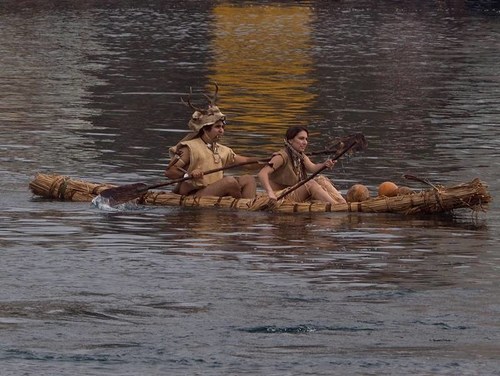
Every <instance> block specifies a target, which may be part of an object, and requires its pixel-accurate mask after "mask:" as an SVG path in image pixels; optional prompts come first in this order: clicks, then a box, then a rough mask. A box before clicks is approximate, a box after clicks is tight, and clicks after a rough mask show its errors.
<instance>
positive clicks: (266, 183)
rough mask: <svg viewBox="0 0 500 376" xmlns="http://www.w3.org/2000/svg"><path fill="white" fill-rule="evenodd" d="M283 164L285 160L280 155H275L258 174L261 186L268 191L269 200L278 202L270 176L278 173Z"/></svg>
mask: <svg viewBox="0 0 500 376" xmlns="http://www.w3.org/2000/svg"><path fill="white" fill-rule="evenodd" d="M282 164H283V158H282V157H281V156H280V155H275V156H274V157H272V158H271V160H270V161H269V163H268V164H266V165H265V166H264V167H262V168H261V170H260V171H259V173H258V175H257V176H258V178H259V180H260V184H261V185H262V187H263V188H264V189H265V190H266V193H267V195H268V196H269V198H271V199H274V200H276V199H277V197H276V194H275V193H274V190H273V188H272V187H271V182H270V180H269V175H271V174H272V173H273V171H276V170H277V169H278V168H280V167H281V165H282Z"/></svg>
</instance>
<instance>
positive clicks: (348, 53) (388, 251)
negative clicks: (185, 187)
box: [0, 0, 500, 375]
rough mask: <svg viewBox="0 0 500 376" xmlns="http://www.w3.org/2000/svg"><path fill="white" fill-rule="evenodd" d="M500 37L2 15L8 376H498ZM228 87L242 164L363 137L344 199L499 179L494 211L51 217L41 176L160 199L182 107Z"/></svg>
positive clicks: (384, 14)
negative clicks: (296, 141) (284, 145)
mask: <svg viewBox="0 0 500 376" xmlns="http://www.w3.org/2000/svg"><path fill="white" fill-rule="evenodd" d="M499 34H500V13H499V10H498V9H497V6H496V3H494V2H489V1H482V2H472V1H463V2H462V1H459V2H446V3H444V2H431V1H424V2H418V5H417V3H415V2H410V1H403V2H398V6H397V7H395V6H394V4H391V3H389V2H377V3H376V4H375V3H373V2H368V1H367V2H364V1H356V2H351V1H341V2H321V1H308V2H287V1H280V2H274V1H266V2H253V1H247V2H206V1H191V0H188V1H184V2H182V3H178V2H175V1H161V2H160V1H157V2H155V1H151V2H148V3H147V5H145V4H143V3H142V2H134V3H132V2H130V3H126V2H115V1H109V2H105V3H100V2H94V1H83V2H79V3H78V4H73V5H68V4H66V5H61V4H60V3H59V2H53V1H46V2H43V3H41V2H36V1H23V2H14V1H6V2H2V4H0V40H1V41H2V42H1V43H0V72H1V74H0V93H2V94H1V101H0V162H1V163H0V186H1V191H2V195H1V197H0V204H1V207H2V208H3V209H2V212H1V213H0V220H1V223H2V226H1V228H0V245H1V248H0V255H1V260H2V262H1V264H0V265H1V266H0V285H1V286H2V288H1V289H0V334H1V338H2V341H1V343H0V359H1V362H2V372H0V373H1V374H2V375H20V374H37V375H54V374H68V375H69V374H75V373H77V374H81V375H110V374H116V375H137V374H145V375H156V374H158V375H159V374H193V375H195V374H199V375H221V374H225V375H227V374H231V375H232V374H235V375H236V374H237V375H245V374H256V375H261V374H266V375H306V374H314V375H330V374H346V375H359V374H364V375H375V374H377V375H378V374H394V375H400V374H416V375H431V374H432V375H437V374H441V375H444V374H447V375H448V374H460V375H493V374H498V371H497V370H498V369H499V368H500V363H499V361H498V360H497V358H498V354H500V347H499V343H500V342H499V321H498V316H499V315H498V314H499V313H500V312H499V310H500V308H499V307H500V299H499V298H498V295H499V294H498V291H499V283H498V280H499V276H500V257H499V253H498V243H499V241H500V230H499V226H500V222H499V219H498V218H499V214H500V213H499V207H498V203H497V200H496V198H497V197H496V196H497V192H498V191H499V188H500V174H499V173H498V171H499V162H498V161H499V152H498V150H499V147H500V141H499V140H500V131H499V128H498V119H499V114H500V99H499V98H500V89H499V88H500V85H499V84H500V78H499V77H500V65H499V64H498V61H500V42H499V41H500V35H499ZM213 81H217V82H218V83H219V85H220V87H221V90H220V106H221V108H222V109H223V111H224V112H225V113H227V114H228V117H229V120H230V122H229V126H228V130H227V134H226V136H225V142H226V143H227V144H230V145H231V146H232V147H233V148H234V149H235V150H236V151H237V152H239V153H241V154H245V155H256V156H262V157H264V156H267V155H268V154H269V153H270V152H271V151H273V150H275V149H277V148H279V147H280V143H281V139H282V135H283V133H284V131H285V130H286V128H287V127H288V126H289V125H290V124H304V125H309V127H310V129H311V131H312V134H311V149H321V148H322V147H324V146H325V145H326V144H327V143H328V141H329V139H331V138H332V137H334V136H337V135H344V134H348V133H353V132H363V133H364V134H365V135H366V137H367V139H368V142H369V147H368V149H367V150H366V151H364V152H362V153H359V154H357V155H355V156H353V157H351V158H349V159H344V160H343V161H342V163H341V164H340V165H338V166H337V167H336V169H335V170H334V171H333V175H332V176H333V178H334V179H335V181H336V183H337V185H338V186H339V188H340V189H341V190H342V191H343V192H344V193H345V191H346V190H347V188H348V187H349V186H350V185H351V184H352V183H354V182H363V183H365V184H367V185H368V186H369V188H370V189H371V190H372V192H373V191H374V190H375V189H376V186H377V185H378V184H379V183H380V182H381V181H383V180H393V181H395V182H397V183H398V184H405V185H410V183H409V182H407V181H403V180H402V177H401V176H402V175H403V174H405V173H412V174H415V175H418V176H422V177H425V178H429V179H430V180H431V181H432V182H434V183H439V184H455V183H460V182H465V181H469V180H472V179H473V178H474V177H480V178H481V179H482V180H484V181H485V182H486V183H487V184H488V185H489V189H490V192H491V194H492V196H493V198H494V201H493V203H492V204H491V205H490V207H489V211H488V212H486V213H479V214H476V215H473V214H471V213H468V212H458V213H456V214H455V215H454V216H445V217H431V218H429V217H423V218H422V217H417V218H413V217H412V218H406V217H400V216H396V215H385V214H384V215H381V214H377V215H374V214H341V213H326V214H319V215H318V214H316V215H312V214H305V215H275V214H271V213H247V212H237V211H232V210H198V209H191V208H156V207H155V208H151V207H147V208H145V207H128V208H127V209H125V210H120V211H104V210H99V209H97V208H95V207H93V206H91V205H90V204H89V203H73V202H59V201H51V200H44V199H40V198H35V197H32V195H31V193H30V192H29V190H28V183H29V181H30V180H31V179H32V178H33V176H34V174H35V173H36V172H52V173H59V174H66V175H69V176H72V177H77V178H85V179H90V180H95V181H109V182H115V183H129V182H138V181H145V182H154V181H157V180H161V179H162V174H163V169H164V167H165V165H166V163H167V162H168V156H167V152H166V151H167V148H168V146H171V145H172V144H173V143H174V142H175V141H176V140H177V139H178V138H180V137H181V136H182V135H183V134H184V132H185V131H186V130H187V129H186V121H187V119H188V117H189V116H190V113H189V110H188V109H187V108H186V107H184V106H182V105H181V104H180V100H179V98H180V96H182V95H185V94H186V93H187V92H188V90H189V87H190V86H192V87H193V90H194V94H195V100H196V101H199V100H202V97H201V96H200V94H201V93H202V92H208V91H210V90H212V89H213V86H212V85H211V83H212V82H213ZM411 184H415V183H411ZM414 187H415V188H422V187H421V186H419V185H418V184H416V185H414Z"/></svg>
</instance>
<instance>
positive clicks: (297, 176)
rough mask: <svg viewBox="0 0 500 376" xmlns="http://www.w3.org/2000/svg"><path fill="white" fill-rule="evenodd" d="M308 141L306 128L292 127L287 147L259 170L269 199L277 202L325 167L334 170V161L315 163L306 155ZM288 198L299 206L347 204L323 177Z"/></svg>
mask: <svg viewBox="0 0 500 376" xmlns="http://www.w3.org/2000/svg"><path fill="white" fill-rule="evenodd" d="M308 137H309V131H308V130H307V128H306V127H302V126H294V127H290V128H289V129H288V130H287V132H286V135H285V147H284V148H283V149H281V150H280V151H278V152H276V153H274V154H273V157H272V158H271V160H270V161H269V163H268V164H267V165H265V166H264V167H263V168H262V169H261V170H260V172H259V174H258V177H259V180H260V182H261V184H262V186H263V188H264V189H265V190H266V192H267V194H268V195H269V198H271V199H274V200H276V199H277V197H278V196H279V195H280V194H281V193H283V192H286V190H287V189H288V188H289V187H292V186H293V185H295V184H296V183H298V182H300V181H301V180H304V179H306V177H307V175H306V174H307V173H308V172H309V173H315V172H317V171H319V170H320V169H321V168H323V167H327V168H332V167H333V166H334V165H335V163H336V162H335V161H333V160H331V159H328V160H326V161H325V162H323V163H314V162H312V161H311V160H310V159H309V157H308V156H307V155H305V154H304V152H305V149H306V147H307V143H308ZM286 197H287V198H288V199H290V200H293V201H296V202H304V201H309V200H319V201H322V202H327V203H331V204H333V205H336V204H343V203H345V202H346V201H345V199H344V197H342V195H341V194H340V192H339V191H337V189H336V188H335V187H334V186H333V184H332V183H331V181H330V180H329V179H328V178H327V177H325V176H322V175H319V176H317V177H316V178H314V179H312V180H310V181H308V182H307V183H305V184H304V185H302V186H300V187H299V188H297V189H295V190H293V191H292V192H290V194H288V195H287V196H286Z"/></svg>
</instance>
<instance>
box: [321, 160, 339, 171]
mask: <svg viewBox="0 0 500 376" xmlns="http://www.w3.org/2000/svg"><path fill="white" fill-rule="evenodd" d="M335 163H337V161H334V160H333V159H327V160H326V161H324V162H323V167H326V168H330V169H331V168H333V166H335Z"/></svg>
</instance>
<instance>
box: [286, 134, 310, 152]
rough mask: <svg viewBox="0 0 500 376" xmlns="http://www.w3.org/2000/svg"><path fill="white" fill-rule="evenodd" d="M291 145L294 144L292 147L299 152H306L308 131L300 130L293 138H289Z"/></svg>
mask: <svg viewBox="0 0 500 376" xmlns="http://www.w3.org/2000/svg"><path fill="white" fill-rule="evenodd" d="M288 142H289V143H290V145H292V148H294V149H295V150H297V151H299V152H304V151H305V150H306V147H307V132H306V131H300V132H299V133H297V135H296V136H295V137H294V138H292V139H291V140H288Z"/></svg>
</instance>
